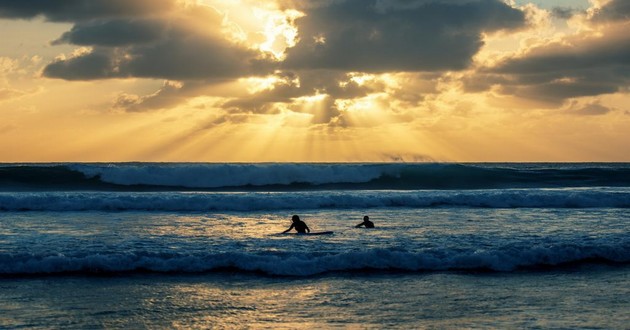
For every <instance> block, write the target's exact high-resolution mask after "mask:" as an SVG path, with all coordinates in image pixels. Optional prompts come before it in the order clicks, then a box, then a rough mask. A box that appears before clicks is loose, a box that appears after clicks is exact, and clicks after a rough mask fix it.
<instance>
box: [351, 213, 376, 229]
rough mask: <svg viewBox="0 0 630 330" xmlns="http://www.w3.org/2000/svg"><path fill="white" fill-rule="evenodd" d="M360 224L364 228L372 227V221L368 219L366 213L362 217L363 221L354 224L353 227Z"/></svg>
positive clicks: (357, 226)
mask: <svg viewBox="0 0 630 330" xmlns="http://www.w3.org/2000/svg"><path fill="white" fill-rule="evenodd" d="M361 226H365V228H374V222H372V221H370V217H368V216H367V215H366V216H364V217H363V222H361V223H360V224H358V225H356V226H354V227H355V228H359V227H361Z"/></svg>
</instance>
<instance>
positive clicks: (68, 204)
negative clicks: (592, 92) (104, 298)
mask: <svg viewBox="0 0 630 330" xmlns="http://www.w3.org/2000/svg"><path fill="white" fill-rule="evenodd" d="M449 206H455V207H487V208H518V207H555V208H592V207H616V208H628V207H630V188H580V189H575V188H563V189H501V190H418V191H308V192H240V193H225V192H197V193H187V192H142V193H139V192H133V193H131V192H11V193H9V192H0V210H5V211H20V210H21V211H29V210H30V211H88V210H103V211H108V210H116V211H125V210H141V211H211V210H215V211H265V210H268V211H273V210H290V209H329V208H330V209H335V208H382V207H412V208H426V207H449Z"/></svg>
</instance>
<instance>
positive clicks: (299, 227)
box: [282, 215, 311, 234]
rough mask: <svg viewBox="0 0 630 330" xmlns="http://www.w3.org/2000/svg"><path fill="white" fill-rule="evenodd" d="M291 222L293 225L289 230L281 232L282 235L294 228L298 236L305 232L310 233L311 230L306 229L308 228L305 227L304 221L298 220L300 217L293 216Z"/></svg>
mask: <svg viewBox="0 0 630 330" xmlns="http://www.w3.org/2000/svg"><path fill="white" fill-rule="evenodd" d="M291 220H292V221H293V223H292V224H291V227H289V229H287V230H285V231H283V232H282V233H283V234H284V233H288V232H289V231H291V229H293V228H295V230H296V231H297V232H298V233H300V234H306V232H309V233H310V232H311V229H310V228H308V226H307V225H306V223H304V221H302V220H300V217H299V216H297V215H294V216H293V217H292V218H291Z"/></svg>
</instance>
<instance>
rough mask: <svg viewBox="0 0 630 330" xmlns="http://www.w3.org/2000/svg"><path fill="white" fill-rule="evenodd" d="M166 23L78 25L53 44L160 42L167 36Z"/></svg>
mask: <svg viewBox="0 0 630 330" xmlns="http://www.w3.org/2000/svg"><path fill="white" fill-rule="evenodd" d="M166 29H167V24H166V22H163V21H160V20H157V19H112V20H106V21H103V20H97V21H89V22H81V23H77V24H76V25H75V26H74V27H72V30H70V31H68V32H66V33H64V34H63V35H62V36H61V38H59V39H58V40H55V41H54V42H53V44H61V43H70V44H75V45H83V46H92V45H98V46H111V47H114V46H125V45H132V44H142V43H147V42H151V41H155V40H158V39H159V38H160V37H161V36H163V35H164V34H165V31H166Z"/></svg>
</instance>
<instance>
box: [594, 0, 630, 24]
mask: <svg viewBox="0 0 630 330" xmlns="http://www.w3.org/2000/svg"><path fill="white" fill-rule="evenodd" d="M627 20H630V1H628V0H612V1H610V2H609V3H607V4H606V5H604V6H603V7H602V8H601V9H600V10H598V11H597V12H596V13H595V15H593V21H596V22H599V21H627Z"/></svg>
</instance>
